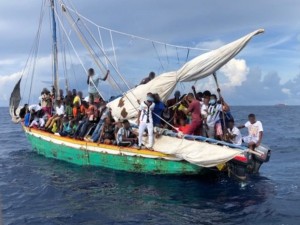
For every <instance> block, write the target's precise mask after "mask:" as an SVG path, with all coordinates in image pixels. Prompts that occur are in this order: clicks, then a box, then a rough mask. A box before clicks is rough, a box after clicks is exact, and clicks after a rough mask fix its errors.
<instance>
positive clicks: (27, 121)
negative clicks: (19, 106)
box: [24, 108, 31, 127]
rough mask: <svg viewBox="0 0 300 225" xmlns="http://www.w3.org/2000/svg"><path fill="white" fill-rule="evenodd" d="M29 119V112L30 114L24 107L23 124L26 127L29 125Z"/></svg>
mask: <svg viewBox="0 0 300 225" xmlns="http://www.w3.org/2000/svg"><path fill="white" fill-rule="evenodd" d="M30 119H31V114H30V111H29V109H28V108H27V109H26V114H25V117H24V125H25V126H26V127H29V125H30Z"/></svg>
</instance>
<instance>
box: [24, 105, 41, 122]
mask: <svg viewBox="0 0 300 225" xmlns="http://www.w3.org/2000/svg"><path fill="white" fill-rule="evenodd" d="M28 110H29V111H30V112H31V115H32V116H33V121H32V122H31V124H30V125H29V127H43V126H44V125H45V120H44V118H43V114H44V113H43V110H42V107H41V106H39V105H30V106H29V108H28Z"/></svg>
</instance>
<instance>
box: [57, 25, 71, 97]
mask: <svg viewBox="0 0 300 225" xmlns="http://www.w3.org/2000/svg"><path fill="white" fill-rule="evenodd" d="M57 28H58V30H59V32H58V35H59V39H60V42H58V44H59V43H61V46H59V45H58V47H61V51H62V54H61V58H62V65H63V73H64V77H65V88H66V93H67V92H68V91H69V78H68V71H67V59H66V48H65V46H66V42H65V38H64V35H62V34H61V33H62V32H60V29H61V28H60V26H58V27H57Z"/></svg>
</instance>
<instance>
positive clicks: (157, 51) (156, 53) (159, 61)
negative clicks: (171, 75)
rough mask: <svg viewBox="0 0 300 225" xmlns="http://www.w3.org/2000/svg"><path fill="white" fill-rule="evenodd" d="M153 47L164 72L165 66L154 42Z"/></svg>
mask: <svg viewBox="0 0 300 225" xmlns="http://www.w3.org/2000/svg"><path fill="white" fill-rule="evenodd" d="M152 45H153V48H154V49H155V52H156V55H157V58H158V61H159V62H160V65H161V68H162V69H163V70H165V68H164V65H163V64H162V61H161V59H160V57H159V54H158V51H157V49H156V47H155V44H154V42H152Z"/></svg>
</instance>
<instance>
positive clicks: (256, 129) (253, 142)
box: [238, 113, 264, 150]
mask: <svg viewBox="0 0 300 225" xmlns="http://www.w3.org/2000/svg"><path fill="white" fill-rule="evenodd" d="M248 119H249V121H248V122H247V123H245V125H241V126H239V127H238V128H239V129H241V128H245V127H247V128H248V136H246V137H244V138H243V140H244V142H246V143H247V144H248V147H249V148H250V149H252V150H254V149H255V148H256V147H258V146H259V145H260V144H261V141H262V137H263V131H264V130H263V126H262V123H261V122H260V121H257V120H256V117H255V115H254V114H252V113H251V114H249V116H248Z"/></svg>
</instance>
